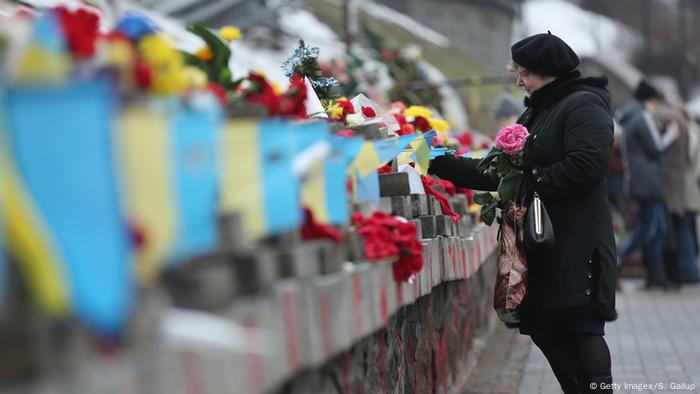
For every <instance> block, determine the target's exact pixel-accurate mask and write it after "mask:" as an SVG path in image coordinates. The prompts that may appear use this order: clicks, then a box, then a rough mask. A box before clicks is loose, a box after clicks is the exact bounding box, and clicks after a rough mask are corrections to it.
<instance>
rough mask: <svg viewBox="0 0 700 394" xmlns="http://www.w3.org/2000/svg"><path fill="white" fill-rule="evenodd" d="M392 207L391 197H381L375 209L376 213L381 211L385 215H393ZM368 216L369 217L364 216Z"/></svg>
mask: <svg viewBox="0 0 700 394" xmlns="http://www.w3.org/2000/svg"><path fill="white" fill-rule="evenodd" d="M393 209H394V207H393V205H392V203H391V197H381V198H380V199H379V207H378V208H377V210H378V211H382V212H384V213H386V214H387V215H393ZM365 216H369V215H365Z"/></svg>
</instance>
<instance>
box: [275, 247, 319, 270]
mask: <svg viewBox="0 0 700 394" xmlns="http://www.w3.org/2000/svg"><path fill="white" fill-rule="evenodd" d="M320 255H321V253H320V246H319V244H317V243H306V242H305V243H300V244H297V245H294V246H291V247H289V248H286V249H283V250H280V251H279V252H278V264H279V270H280V271H279V276H280V277H281V278H292V277H293V278H307V277H311V276H314V275H318V274H320V273H321V261H320Z"/></svg>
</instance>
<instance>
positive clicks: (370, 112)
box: [362, 107, 377, 118]
mask: <svg viewBox="0 0 700 394" xmlns="http://www.w3.org/2000/svg"><path fill="white" fill-rule="evenodd" d="M362 115H363V116H364V117H365V118H374V117H375V116H377V113H376V112H374V109H372V107H362Z"/></svg>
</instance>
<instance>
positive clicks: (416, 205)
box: [410, 194, 430, 217]
mask: <svg viewBox="0 0 700 394" xmlns="http://www.w3.org/2000/svg"><path fill="white" fill-rule="evenodd" d="M410 198H411V213H412V215H413V217H419V216H425V215H428V214H429V211H430V210H429V209H428V196H426V195H425V194H411V197H410Z"/></svg>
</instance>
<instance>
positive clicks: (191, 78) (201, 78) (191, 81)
mask: <svg viewBox="0 0 700 394" xmlns="http://www.w3.org/2000/svg"><path fill="white" fill-rule="evenodd" d="M183 74H184V76H185V81H186V82H187V86H188V87H191V88H194V89H203V88H205V87H206V86H207V83H208V82H209V80H208V78H207V74H205V73H204V71H202V70H200V69H199V68H197V67H194V66H186V67H185V69H184V70H183Z"/></svg>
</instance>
